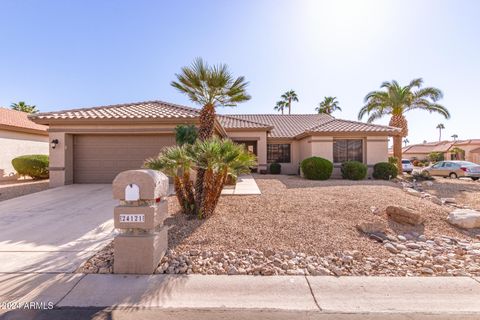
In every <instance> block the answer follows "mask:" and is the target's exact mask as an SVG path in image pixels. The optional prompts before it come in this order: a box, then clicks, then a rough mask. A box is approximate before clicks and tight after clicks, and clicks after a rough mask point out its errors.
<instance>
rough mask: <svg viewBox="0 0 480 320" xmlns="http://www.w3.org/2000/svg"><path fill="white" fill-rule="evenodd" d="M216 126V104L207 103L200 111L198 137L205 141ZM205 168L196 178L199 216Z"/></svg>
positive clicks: (198, 171) (196, 201)
mask: <svg viewBox="0 0 480 320" xmlns="http://www.w3.org/2000/svg"><path fill="white" fill-rule="evenodd" d="M214 128H215V106H214V105H213V104H207V105H205V106H204V107H203V108H202V110H201V111H200V129H199V131H198V139H200V141H205V140H207V139H210V138H211V137H212V136H213V132H214ZM204 183H205V170H204V169H201V168H199V169H198V170H197V179H196V180H195V210H196V214H197V216H199V217H200V216H202V215H203V213H202V210H203V209H204V208H202V206H203V202H204V199H203V196H204V190H203V189H204Z"/></svg>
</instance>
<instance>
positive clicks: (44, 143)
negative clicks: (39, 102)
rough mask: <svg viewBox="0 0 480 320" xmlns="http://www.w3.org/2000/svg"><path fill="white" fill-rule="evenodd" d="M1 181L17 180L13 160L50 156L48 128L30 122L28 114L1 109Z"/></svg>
mask: <svg viewBox="0 0 480 320" xmlns="http://www.w3.org/2000/svg"><path fill="white" fill-rule="evenodd" d="M0 150H1V152H0V180H10V179H16V178H17V175H16V172H15V169H14V168H13V166H12V159H14V158H16V157H18V156H23V155H27V154H48V132H47V126H44V125H40V124H36V123H34V122H32V121H30V120H29V119H28V117H27V113H25V112H20V111H15V110H10V109H6V108H0Z"/></svg>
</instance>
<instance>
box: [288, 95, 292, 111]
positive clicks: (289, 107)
mask: <svg viewBox="0 0 480 320" xmlns="http://www.w3.org/2000/svg"><path fill="white" fill-rule="evenodd" d="M291 111H292V99H291V98H290V99H288V114H291Z"/></svg>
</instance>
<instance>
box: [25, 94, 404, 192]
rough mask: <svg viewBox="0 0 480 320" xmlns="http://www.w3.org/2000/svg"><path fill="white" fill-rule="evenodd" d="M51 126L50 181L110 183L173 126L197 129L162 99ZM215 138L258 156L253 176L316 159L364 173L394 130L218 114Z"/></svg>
mask: <svg viewBox="0 0 480 320" xmlns="http://www.w3.org/2000/svg"><path fill="white" fill-rule="evenodd" d="M30 119H32V121H34V122H36V123H38V124H43V125H48V126H49V129H48V131H49V135H50V141H55V142H58V144H57V145H56V147H55V149H53V148H50V166H51V167H50V183H51V185H52V186H58V185H63V184H71V183H110V182H112V180H113V178H114V177H115V175H116V174H117V173H119V172H120V171H123V170H127V169H132V168H139V167H140V166H141V165H142V164H143V162H144V160H145V159H146V158H148V157H151V156H155V155H157V154H158V152H159V151H160V149H161V148H163V147H165V146H169V145H174V144H175V136H174V128H175V126H177V125H178V124H198V122H199V110H198V109H194V108H189V107H185V106H180V105H176V104H172V103H166V102H162V101H149V102H140V103H131V104H121V105H112V106H102V107H94V108H84V109H75V110H65V111H58V112H49V113H40V114H36V115H32V116H31V117H30ZM215 131H216V134H218V135H220V136H222V137H228V138H230V139H232V140H234V141H236V142H239V143H244V144H245V145H246V147H247V148H248V149H249V150H250V151H252V152H254V153H255V154H256V155H257V158H258V168H257V169H258V170H265V169H267V168H268V165H269V163H272V162H279V163H281V165H282V173H285V174H298V173H299V164H300V162H301V161H302V160H303V159H305V158H307V157H310V156H320V157H324V158H327V159H329V160H331V161H333V162H334V164H335V166H336V170H337V171H338V168H339V166H340V164H341V163H342V162H344V161H346V160H358V161H361V162H363V163H365V164H367V165H369V167H372V166H373V165H374V164H375V163H377V162H380V161H386V160H387V157H388V155H387V153H388V137H389V136H392V135H396V134H398V132H399V129H397V128H393V127H387V126H380V125H373V124H366V123H362V122H355V121H346V120H340V119H336V118H334V117H332V116H329V115H319V114H292V115H277V114H244V115H238V114H235V115H234V114H230V115H218V116H217V119H216V122H215Z"/></svg>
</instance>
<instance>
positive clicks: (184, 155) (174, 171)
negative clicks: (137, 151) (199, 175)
mask: <svg viewBox="0 0 480 320" xmlns="http://www.w3.org/2000/svg"><path fill="white" fill-rule="evenodd" d="M190 148H191V145H189V144H184V145H182V146H175V147H167V148H164V149H163V150H162V152H160V154H159V155H158V156H157V157H156V158H149V159H147V160H145V163H144V165H143V166H144V167H145V168H149V169H153V170H161V171H162V172H163V173H165V174H166V175H168V176H170V177H172V178H173V186H174V187H175V195H176V196H177V200H178V203H179V204H180V207H181V208H182V212H184V213H187V214H193V213H194V212H195V198H194V193H193V183H192V181H191V179H190V170H191V169H192V168H193V165H194V158H193V157H192V155H191V152H190Z"/></svg>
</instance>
